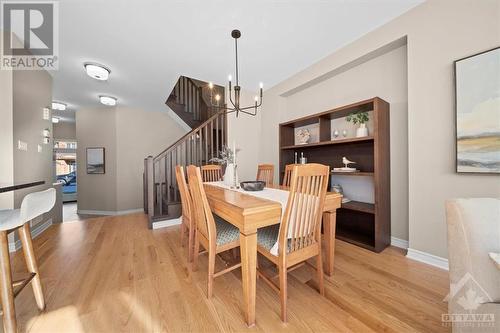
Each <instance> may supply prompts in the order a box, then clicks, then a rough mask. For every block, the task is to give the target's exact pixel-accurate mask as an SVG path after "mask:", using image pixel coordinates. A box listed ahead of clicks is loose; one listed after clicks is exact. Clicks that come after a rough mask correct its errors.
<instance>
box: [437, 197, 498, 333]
mask: <svg viewBox="0 0 500 333" xmlns="http://www.w3.org/2000/svg"><path fill="white" fill-rule="evenodd" d="M446 220H447V224H448V260H449V267H450V295H449V297H448V310H449V314H451V315H456V314H488V315H489V314H492V315H494V326H493V327H491V326H489V325H490V324H488V323H486V324H485V321H484V320H486V321H487V320H489V319H491V316H486V317H477V316H476V317H468V318H466V320H465V322H462V323H457V322H455V323H454V324H453V325H452V327H453V332H500V269H499V268H498V267H497V265H496V264H495V262H494V261H493V260H492V259H491V258H490V256H489V253H490V252H494V253H500V200H499V199H491V198H474V199H455V200H449V201H447V202H446ZM449 318H450V317H448V319H449ZM455 318H456V319H458V318H461V319H464V318H465V317H455ZM480 326H482V327H480Z"/></svg>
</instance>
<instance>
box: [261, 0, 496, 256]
mask: <svg viewBox="0 0 500 333" xmlns="http://www.w3.org/2000/svg"><path fill="white" fill-rule="evenodd" d="M499 6H500V3H499V2H498V1H497V0H483V1H470V0H455V1H451V0H429V1H427V2H425V3H423V4H422V5H420V6H418V7H416V8H414V9H412V10H410V11H409V12H407V13H405V14H403V15H402V16H400V17H398V18H396V19H395V20H393V21H391V22H389V23H388V24H386V25H384V26H382V27H380V28H378V29H376V30H374V31H372V32H370V33H368V34H367V35H365V36H363V37H362V38H360V39H358V40H356V41H355V42H353V43H351V44H349V45H347V46H345V47H344V48H342V49H340V50H338V51H337V52H335V53H333V54H332V55H330V56H328V57H326V58H324V59H323V60H321V61H319V62H317V63H316V64H314V65H312V66H310V67H309V68H307V69H305V70H303V71H301V72H299V73H297V74H296V75H294V76H292V77H291V78H289V79H287V80H285V81H283V82H282V83H280V84H278V85H276V86H275V87H273V88H272V89H270V90H268V91H266V92H265V102H266V103H265V108H264V110H263V111H262V131H261V140H262V144H261V147H262V149H261V150H260V154H259V160H261V161H274V163H277V156H278V146H277V144H278V130H277V128H278V124H279V122H280V121H281V120H282V119H284V118H286V117H287V105H288V103H287V101H286V97H285V96H287V95H290V94H297V93H298V92H299V91H301V90H303V89H305V88H307V87H309V86H312V85H315V84H319V82H321V81H323V80H325V79H328V78H329V77H331V76H332V75H335V73H340V72H342V69H343V68H345V67H352V65H353V64H357V63H359V62H360V59H363V58H365V57H366V56H367V55H369V54H371V53H372V52H376V50H378V49H380V48H383V47H384V46H386V45H387V44H390V43H392V42H394V41H396V40H399V39H401V38H403V37H405V36H407V43H408V49H407V50H408V51H407V53H408V133H409V134H408V136H409V137H408V159H409V168H408V178H409V181H408V196H409V198H408V207H409V246H410V248H412V249H416V250H420V251H424V252H427V253H430V254H434V255H437V256H441V257H447V249H446V225H445V216H444V201H445V200H446V199H448V198H453V197H499V196H500V185H499V182H498V176H489V175H458V174H456V173H455V171H454V170H455V140H454V132H455V115H454V106H453V105H454V104H453V103H454V102H453V101H454V92H453V91H454V88H453V87H454V85H453V61H454V60H456V59H459V58H462V57H465V56H469V55H472V54H475V53H478V52H481V51H484V50H487V49H491V48H493V47H496V46H498V45H499V44H500V23H499V22H500V14H499V13H500V8H499ZM363 79H364V78H363V77H361V78H360V80H363ZM379 79H380V82H385V83H384V84H387V83H386V82H387V79H386V77H385V76H382V77H380V78H379ZM354 91H356V86H354V87H353V92H354ZM331 93H334V92H331ZM355 94H356V95H357V94H359V92H356V93H355ZM381 97H383V96H381ZM326 98H328V97H326ZM356 98H357V96H354V95H353V96H345V97H344V100H345V101H348V100H349V99H351V101H354V100H355V99H356ZM389 102H391V103H392V102H393V101H391V100H389ZM316 111H317V110H314V111H313V112H316ZM307 113H312V112H307ZM391 127H392V126H391ZM264 143H265V144H264ZM393 196H394V193H393Z"/></svg>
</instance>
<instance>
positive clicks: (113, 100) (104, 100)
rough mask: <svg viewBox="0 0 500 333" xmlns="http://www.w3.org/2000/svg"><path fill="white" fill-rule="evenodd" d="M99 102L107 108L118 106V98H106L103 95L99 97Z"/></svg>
mask: <svg viewBox="0 0 500 333" xmlns="http://www.w3.org/2000/svg"><path fill="white" fill-rule="evenodd" d="M99 101H100V102H101V104H104V105H107V106H115V105H116V98H115V97H112V96H105V95H101V96H99Z"/></svg>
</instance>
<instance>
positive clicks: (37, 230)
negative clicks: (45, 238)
mask: <svg viewBox="0 0 500 333" xmlns="http://www.w3.org/2000/svg"><path fill="white" fill-rule="evenodd" d="M51 225H52V219H48V220H47V221H45V222H43V223H38V224H37V225H36V226H35V227H34V228H33V229H31V238H36V237H37V236H39V235H40V234H41V233H42V232H44V231H45V230H47V229H48V228H49V227H50V226H51ZM20 248H21V240H20V239H18V240H16V241H15V242H14V243H10V242H9V252H16V251H17V250H19V249H20Z"/></svg>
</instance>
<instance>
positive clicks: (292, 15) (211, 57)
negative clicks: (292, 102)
mask: <svg viewBox="0 0 500 333" xmlns="http://www.w3.org/2000/svg"><path fill="white" fill-rule="evenodd" d="M421 2H423V0H331V1H326V0H321V1H320V0H288V1H284V0H280V1H277V0H276V1H272V0H245V1H243V0H220V1H208V0H203V1H187V0H186V1H166V0H162V1H152V0H147V1H124V0H104V1H103V0H100V1H98V0H64V1H60V2H59V4H60V7H59V20H60V23H59V24H60V26H59V47H60V51H59V59H60V62H59V70H58V71H54V72H53V73H52V74H53V77H54V88H53V95H54V100H58V101H62V102H65V103H67V104H68V106H69V108H70V109H71V110H78V109H79V108H82V107H92V106H98V105H99V103H98V98H97V96H98V95H99V94H110V95H112V96H115V97H117V98H118V104H119V105H124V106H129V107H137V108H141V109H144V110H150V111H160V110H166V107H165V105H164V102H165V100H166V98H167V96H168V95H169V93H170V91H171V89H172V87H173V85H174V84H175V82H176V81H177V78H178V76H179V75H187V76H190V77H193V78H197V79H201V80H204V81H214V82H216V83H219V84H224V83H225V81H226V78H227V75H228V74H233V76H234V40H233V39H232V38H231V37H230V32H231V30H232V29H234V28H237V29H239V30H241V32H242V37H241V38H240V39H239V41H238V49H239V50H238V51H239V61H240V84H241V85H242V87H243V88H244V89H248V90H253V89H256V88H257V87H258V83H259V82H261V81H262V82H264V87H265V88H269V87H271V86H273V85H275V84H277V83H279V82H280V81H282V80H284V79H286V78H287V77H290V76H291V75H293V74H295V73H296V72H298V71H299V70H301V69H304V68H306V67H307V66H309V65H311V64H313V63H314V62H316V61H318V60H319V59H321V58H323V57H325V56H327V55H328V54H330V53H332V52H333V51H335V50H336V49H338V48H340V47H342V46H343V45H345V44H347V43H349V42H351V41H353V40H355V39H356V38H359V37H360V36H362V35H364V34H366V33H367V32H369V31H371V30H373V29H375V28H376V27H378V26H380V25H382V24H384V23H386V22H388V21H390V20H391V19H393V18H395V17H397V16H399V15H401V14H402V13H403V12H405V11H407V10H409V9H410V8H412V7H414V6H415V5H417V4H419V3H421ZM87 61H92V62H98V63H102V64H104V65H106V66H108V67H109V68H110V69H111V71H112V73H111V76H110V79H109V80H108V81H107V82H100V81H97V80H94V79H91V78H90V77H88V76H87V75H85V72H84V69H83V63H84V62H87ZM264 102H265V99H264ZM65 114H66V116H67V117H66V119H71V118H72V116H71V112H66V113H59V115H60V116H61V117H62V118H63V119H62V120H65V117H64V116H65ZM73 117H74V116H73Z"/></svg>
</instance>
